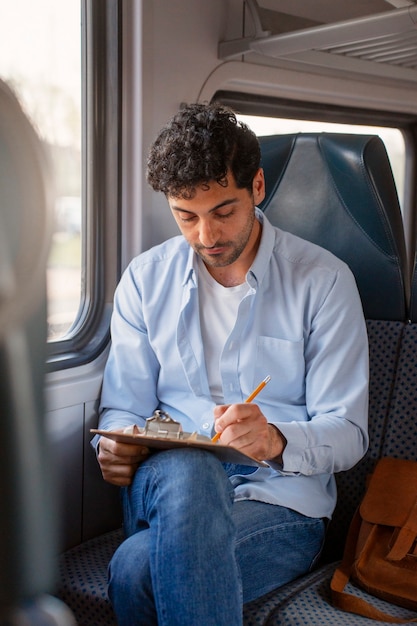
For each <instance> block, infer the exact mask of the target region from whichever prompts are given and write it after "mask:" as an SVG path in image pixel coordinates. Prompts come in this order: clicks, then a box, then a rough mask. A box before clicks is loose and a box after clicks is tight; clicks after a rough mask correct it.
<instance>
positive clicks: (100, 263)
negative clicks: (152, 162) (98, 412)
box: [47, 0, 122, 371]
mask: <svg viewBox="0 0 417 626" xmlns="http://www.w3.org/2000/svg"><path fill="white" fill-rule="evenodd" d="M81 39H82V42H81V46H82V55H81V56H82V62H81V65H82V67H81V75H82V131H81V132H82V210H83V215H82V260H81V284H82V286H83V287H82V293H81V301H80V307H79V310H78V314H77V318H76V320H75V321H74V323H73V325H72V326H71V328H70V330H69V331H68V333H67V334H66V335H64V336H63V338H62V339H58V340H56V341H50V342H48V347H47V371H56V370H61V369H66V368H69V367H75V366H79V365H82V364H85V363H88V362H91V361H93V360H94V359H95V358H96V357H97V356H98V355H99V354H100V353H101V352H102V351H103V349H104V348H105V347H106V345H107V343H108V342H109V339H110V317H111V310H112V305H111V302H112V299H113V293H114V289H115V286H116V284H117V282H118V280H119V278H120V214H121V148H122V146H121V141H122V0H81Z"/></svg>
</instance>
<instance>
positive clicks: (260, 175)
mask: <svg viewBox="0 0 417 626" xmlns="http://www.w3.org/2000/svg"><path fill="white" fill-rule="evenodd" d="M252 191H253V199H254V201H255V204H256V205H258V204H260V203H261V202H262V200H263V199H264V198H265V177H264V171H263V169H262V168H261V167H260V168H259V170H258V171H257V172H256V174H255V176H254V177H253V181H252Z"/></svg>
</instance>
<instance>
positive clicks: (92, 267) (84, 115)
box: [0, 0, 122, 370]
mask: <svg viewBox="0 0 417 626" xmlns="http://www.w3.org/2000/svg"><path fill="white" fill-rule="evenodd" d="M121 3H122V0H78V1H77V0H60V1H59V2H56V0H42V2H33V0H15V1H14V2H11V3H10V2H9V3H2V6H1V8H0V37H1V43H0V78H2V80H4V81H5V82H6V83H8V84H9V86H10V87H11V88H12V89H13V91H14V92H15V94H16V95H17V97H18V98H19V100H20V102H21V105H22V107H23V109H24V111H25V113H26V115H27V116H28V117H29V119H30V120H31V121H32V123H33V125H34V127H35V128H36V130H37V132H38V135H39V136H40V138H41V140H42V141H43V144H44V146H45V148H46V151H47V152H48V153H49V156H50V159H49V160H50V163H51V169H52V175H53V178H54V181H53V184H54V191H55V206H54V208H55V212H54V233H53V240H52V244H51V250H50V257H49V263H48V268H47V286H48V339H49V342H48V369H49V370H51V369H62V368H65V367H70V366H73V365H78V364H81V363H84V362H87V361H90V360H92V359H93V358H94V357H95V356H96V355H97V354H98V353H99V352H100V351H101V350H102V348H103V346H104V345H105V344H106V342H107V341H108V334H109V332H108V331H109V317H110V310H109V305H108V304H106V303H108V302H109V301H110V295H109V294H112V293H113V291H114V286H115V284H116V283H117V280H118V277H119V267H118V246H119V231H118V211H119V202H120V189H119V179H120V175H119V159H120V152H119V145H120V132H121V131H120V123H119V119H120V101H121V96H120V94H121V72H120V59H121ZM97 129H99V132H98V130H97ZM108 233H110V235H109V234H108Z"/></svg>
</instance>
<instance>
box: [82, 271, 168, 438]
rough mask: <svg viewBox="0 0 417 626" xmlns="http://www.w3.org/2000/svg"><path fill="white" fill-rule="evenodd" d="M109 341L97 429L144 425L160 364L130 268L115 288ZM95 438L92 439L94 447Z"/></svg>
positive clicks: (152, 407) (152, 402)
mask: <svg viewBox="0 0 417 626" xmlns="http://www.w3.org/2000/svg"><path fill="white" fill-rule="evenodd" d="M111 336H112V344H111V348H110V353H109V357H108V360H107V364H106V367H105V370H104V377H103V385H102V392H101V401H100V409H99V428H100V429H102V430H115V429H118V428H124V427H125V426H130V425H132V424H137V425H138V426H143V425H144V423H145V420H146V419H147V418H148V417H150V416H151V415H152V414H153V412H154V410H155V408H156V407H157V405H158V400H157V398H156V393H155V392H156V380H157V377H158V371H159V364H158V362H157V360H156V357H155V354H154V352H153V350H152V348H151V346H150V344H149V341H148V334H147V329H146V325H145V323H144V320H143V313H142V307H141V294H140V290H139V287H138V285H137V283H136V281H135V279H134V275H133V270H132V268H131V267H129V268H128V269H127V270H126V272H125V273H124V274H123V276H122V279H121V281H120V283H119V285H118V287H117V289H116V292H115V298H114V309H113V315H112V321H111ZM98 440H99V439H98V438H97V437H95V438H94V439H93V441H92V445H93V446H95V447H96V446H97V443H98Z"/></svg>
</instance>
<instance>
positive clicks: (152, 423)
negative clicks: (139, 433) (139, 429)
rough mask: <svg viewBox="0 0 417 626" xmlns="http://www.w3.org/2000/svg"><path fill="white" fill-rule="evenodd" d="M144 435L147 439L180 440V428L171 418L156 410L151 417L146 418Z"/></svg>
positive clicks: (181, 435) (181, 433) (181, 434)
mask: <svg viewBox="0 0 417 626" xmlns="http://www.w3.org/2000/svg"><path fill="white" fill-rule="evenodd" d="M144 435H146V436H147V437H159V438H164V437H165V438H167V439H168V438H169V439H182V437H183V432H182V426H181V424H180V423H179V422H176V421H175V420H173V419H172V417H171V416H170V415H169V414H168V413H166V412H165V411H162V410H160V409H157V410H156V411H155V412H154V414H153V415H152V416H151V417H148V419H147V420H146V423H145V428H144Z"/></svg>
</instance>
